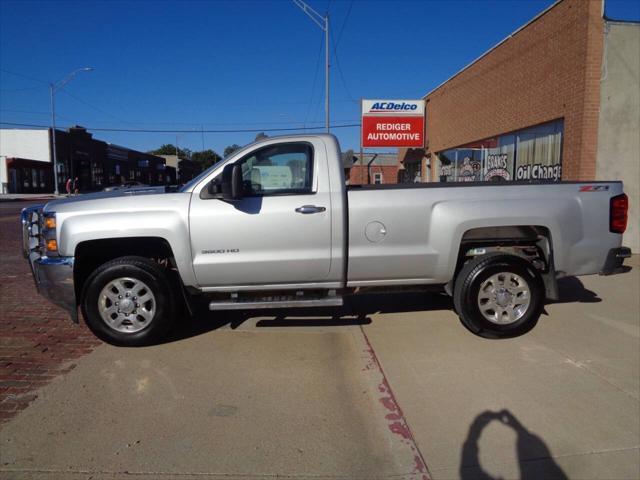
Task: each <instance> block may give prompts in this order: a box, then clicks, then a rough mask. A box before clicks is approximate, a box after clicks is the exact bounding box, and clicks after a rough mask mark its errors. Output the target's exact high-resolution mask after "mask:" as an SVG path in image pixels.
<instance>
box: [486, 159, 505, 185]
mask: <svg viewBox="0 0 640 480" xmlns="http://www.w3.org/2000/svg"><path fill="white" fill-rule="evenodd" d="M508 157H509V156H508V155H507V154H506V153H490V154H489V155H487V160H486V163H485V169H486V173H485V174H484V179H485V180H486V181H488V182H491V181H502V180H511V174H510V173H509V170H508V168H509V165H508V164H507V159H508Z"/></svg>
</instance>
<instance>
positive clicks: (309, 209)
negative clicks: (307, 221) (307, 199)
mask: <svg viewBox="0 0 640 480" xmlns="http://www.w3.org/2000/svg"><path fill="white" fill-rule="evenodd" d="M325 210H326V208H324V207H316V206H315V205H303V206H301V207H298V208H296V212H298V213H303V214H305V215H306V214H309V213H320V212H324V211H325Z"/></svg>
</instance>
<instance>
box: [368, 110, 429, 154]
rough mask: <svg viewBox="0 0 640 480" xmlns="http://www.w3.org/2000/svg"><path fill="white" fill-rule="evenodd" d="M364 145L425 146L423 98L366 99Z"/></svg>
mask: <svg viewBox="0 0 640 480" xmlns="http://www.w3.org/2000/svg"><path fill="white" fill-rule="evenodd" d="M362 146H363V147H423V146H424V100H363V101H362Z"/></svg>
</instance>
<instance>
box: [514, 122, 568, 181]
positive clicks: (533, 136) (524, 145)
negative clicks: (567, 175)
mask: <svg viewBox="0 0 640 480" xmlns="http://www.w3.org/2000/svg"><path fill="white" fill-rule="evenodd" d="M562 130H563V122H562V121H561V120H560V121H556V122H551V123H546V124H544V125H538V126H536V127H532V128H527V129H526V130H522V131H520V132H518V133H517V149H518V156H517V159H516V180H553V181H556V182H557V181H559V180H560V179H561V178H562Z"/></svg>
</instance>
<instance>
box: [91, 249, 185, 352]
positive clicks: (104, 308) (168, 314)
mask: <svg viewBox="0 0 640 480" xmlns="http://www.w3.org/2000/svg"><path fill="white" fill-rule="evenodd" d="M173 313H174V301H173V296H172V293H171V288H170V283H169V280H168V279H167V275H166V274H165V272H164V271H163V269H162V268H161V267H160V266H159V265H158V264H156V263H154V262H152V261H151V260H149V259H147V258H144V257H135V256H128V257H120V258H116V259H114V260H111V261H109V262H107V263H105V264H103V265H101V266H100V267H98V269H96V271H95V272H93V274H92V275H91V276H90V277H89V278H88V280H87V283H86V286H85V288H84V294H83V298H82V314H83V315H84V318H85V321H86V323H87V325H88V326H89V328H90V329H91V331H92V332H93V333H94V334H95V335H96V336H97V337H99V338H100V339H102V340H104V341H105V342H107V343H110V344H112V345H119V346H140V345H148V344H152V343H155V342H157V341H159V340H160V339H161V338H162V337H163V336H164V335H166V333H167V332H168V330H169V328H170V327H171V323H172V321H173V316H174V315H173Z"/></svg>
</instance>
